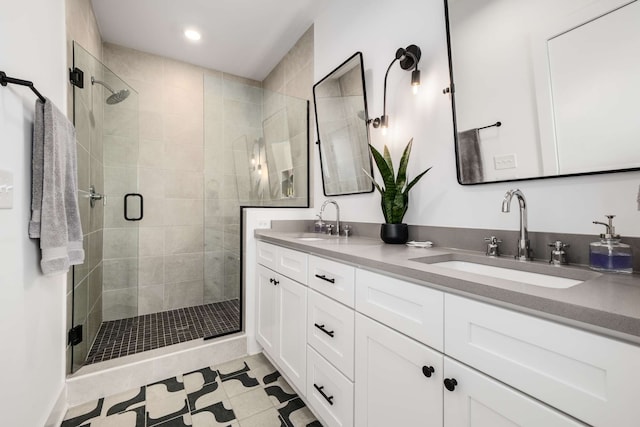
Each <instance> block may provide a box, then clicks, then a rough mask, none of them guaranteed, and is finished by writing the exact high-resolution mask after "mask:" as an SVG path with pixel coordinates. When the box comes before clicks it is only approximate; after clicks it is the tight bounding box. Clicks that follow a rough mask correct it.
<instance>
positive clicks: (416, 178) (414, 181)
mask: <svg viewBox="0 0 640 427" xmlns="http://www.w3.org/2000/svg"><path fill="white" fill-rule="evenodd" d="M432 167H433V166H432ZM430 170H431V168H429V169H427V170H425V171H424V172H422V173H421V174H420V175H418V176H416V177H415V178H413V181H411V182H410V183H409V185H407V188H406V189H405V190H404V193H405V194H409V190H411V188H412V187H413V186H414V185H416V184H417V183H418V181H420V178H422V177H423V176H424V174H426V173H427V172H429V171H430Z"/></svg>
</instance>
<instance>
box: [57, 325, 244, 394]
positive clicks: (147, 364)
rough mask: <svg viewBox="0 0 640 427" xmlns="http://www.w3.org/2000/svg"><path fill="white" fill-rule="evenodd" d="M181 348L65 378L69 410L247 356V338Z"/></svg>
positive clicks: (109, 363) (241, 336)
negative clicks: (102, 398)
mask: <svg viewBox="0 0 640 427" xmlns="http://www.w3.org/2000/svg"><path fill="white" fill-rule="evenodd" d="M183 344H184V345H177V346H170V347H164V348H162V349H158V350H153V351H150V352H144V353H139V354H135V355H132V356H126V357H121V358H118V359H114V360H110V361H107V362H101V363H96V364H93V365H88V366H85V367H83V368H81V369H80V370H79V371H78V372H76V373H75V374H73V375H72V376H70V377H68V378H67V393H66V394H67V404H68V406H69V407H73V406H77V405H80V404H82V403H85V402H90V401H92V400H97V399H99V398H101V397H105V396H110V395H113V394H117V393H121V392H124V391H127V390H131V389H133V388H136V387H142V386H143V385H147V384H150V383H153V382H156V381H161V380H163V379H166V378H170V377H173V376H176V375H180V374H183V373H186V372H191V371H195V370H197V369H200V368H204V367H207V366H214V365H217V364H220V363H224V362H227V361H229V360H233V359H237V358H239V357H242V356H245V355H246V354H247V337H246V335H244V334H239V335H231V336H229V337H223V338H219V339H215V340H211V341H203V340H195V341H190V342H188V343H183ZM176 347H177V349H176Z"/></svg>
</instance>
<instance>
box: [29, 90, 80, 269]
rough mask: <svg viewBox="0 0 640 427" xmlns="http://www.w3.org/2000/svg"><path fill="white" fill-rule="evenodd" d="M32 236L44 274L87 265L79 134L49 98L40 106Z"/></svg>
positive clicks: (35, 140)
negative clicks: (79, 177)
mask: <svg viewBox="0 0 640 427" xmlns="http://www.w3.org/2000/svg"><path fill="white" fill-rule="evenodd" d="M32 156H33V160H32V183H31V221H30V222H29V237H31V238H35V239H37V238H39V239H40V249H41V251H42V260H41V261H40V266H41V267H42V271H43V272H44V274H47V275H52V274H57V273H65V272H67V271H69V266H70V265H77V264H82V263H83V262H84V250H83V249H82V226H81V224H80V212H79V210H78V200H77V197H76V189H77V164H76V131H75V129H74V127H73V125H72V124H71V123H70V122H69V120H67V118H66V117H65V115H64V114H62V112H61V111H60V110H59V109H58V108H57V107H56V106H55V105H53V103H52V102H51V101H50V100H49V99H47V101H46V102H45V103H44V104H43V103H42V102H41V101H40V100H37V101H36V112H35V122H34V131H33V152H32Z"/></svg>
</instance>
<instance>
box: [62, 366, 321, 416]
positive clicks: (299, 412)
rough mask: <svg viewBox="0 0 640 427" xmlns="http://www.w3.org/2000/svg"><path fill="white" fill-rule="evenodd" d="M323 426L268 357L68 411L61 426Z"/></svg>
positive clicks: (169, 380) (181, 377) (200, 372)
mask: <svg viewBox="0 0 640 427" xmlns="http://www.w3.org/2000/svg"><path fill="white" fill-rule="evenodd" d="M76 426H81V427H134V426H135V427H152V426H154V427H155V426H158V427H161V426H163V427H182V426H193V427H215V426H228V427H272V426H273V427H322V424H320V422H319V421H318V420H316V419H315V417H314V415H313V414H312V413H311V411H310V410H309V408H307V407H306V406H305V404H304V403H303V401H302V399H300V398H299V397H298V396H297V395H296V393H295V392H294V391H293V389H292V388H291V386H290V385H289V384H287V382H286V381H285V380H284V378H283V377H282V376H281V375H280V373H279V372H278V371H277V370H276V368H274V367H273V365H272V364H271V363H270V362H269V361H268V360H267V358H266V357H264V355H262V354H261V353H260V354H257V355H255V356H248V357H245V358H242V359H237V360H233V361H231V362H227V363H224V364H221V365H219V366H217V367H213V366H212V367H207V368H203V369H199V370H197V371H194V372H189V373H186V374H182V375H178V376H175V377H172V378H167V379H166V380H163V381H159V382H157V383H154V384H149V385H147V386H145V387H141V388H137V389H135V390H130V391H128V392H125V393H121V394H118V395H115V396H109V397H104V398H101V399H99V400H98V401H94V402H89V403H86V404H84V405H81V406H77V407H74V408H71V409H69V411H68V412H67V414H66V416H65V420H64V421H63V422H62V425H61V427H76Z"/></svg>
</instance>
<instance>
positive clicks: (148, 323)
mask: <svg viewBox="0 0 640 427" xmlns="http://www.w3.org/2000/svg"><path fill="white" fill-rule="evenodd" d="M238 330H240V302H239V300H237V299H234V300H229V301H223V302H217V303H213V304H205V305H198V306H194V307H187V308H180V309H177V310H170V311H163V312H161V313H153V314H146V315H144V316H136V317H130V318H127V319H121V320H112V321H109V322H103V323H102V325H101V326H100V330H99V331H98V335H97V336H96V339H95V341H94V343H93V346H92V347H91V350H89V354H88V356H87V360H86V362H85V364H87V365H89V364H92V363H96V362H103V361H105V360H110V359H115V358H116V357H120V356H127V355H129V354H135V353H140V352H142V351H147V350H153V349H156V348H160V347H165V346H168V345H172V344H178V343H181V342H185V341H190V340H194V339H198V338H204V337H216V336H220V335H224V334H228V333H231V332H236V331H238Z"/></svg>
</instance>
